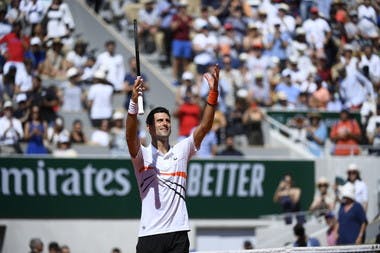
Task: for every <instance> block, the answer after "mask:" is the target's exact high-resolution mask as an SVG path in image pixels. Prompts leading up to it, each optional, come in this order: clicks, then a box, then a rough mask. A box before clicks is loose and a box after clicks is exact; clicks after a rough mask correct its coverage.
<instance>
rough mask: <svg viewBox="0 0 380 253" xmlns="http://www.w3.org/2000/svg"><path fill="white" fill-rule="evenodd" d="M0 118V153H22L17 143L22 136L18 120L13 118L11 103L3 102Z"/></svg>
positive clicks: (22, 132)
mask: <svg viewBox="0 0 380 253" xmlns="http://www.w3.org/2000/svg"><path fill="white" fill-rule="evenodd" d="M3 112H4V116H3V117H1V118H0V153H7V154H14V153H19V154H20V153H22V150H21V147H20V143H19V141H20V140H21V139H22V138H23V136H24V131H23V129H22V125H21V122H20V120H18V119H16V118H14V117H13V104H12V101H9V100H8V101H5V102H4V106H3Z"/></svg>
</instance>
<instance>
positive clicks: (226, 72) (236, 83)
mask: <svg viewBox="0 0 380 253" xmlns="http://www.w3.org/2000/svg"><path fill="white" fill-rule="evenodd" d="M220 79H222V80H223V81H224V82H225V83H226V85H227V86H228V90H230V91H231V92H228V93H227V94H226V97H225V100H226V104H227V106H228V107H230V108H232V107H233V106H234V104H235V99H236V94H237V93H238V92H239V90H247V89H248V87H245V86H244V83H243V76H242V75H241V73H240V71H239V70H237V69H236V68H234V67H233V59H232V57H231V56H230V55H223V56H222V69H221V70H220Z"/></svg>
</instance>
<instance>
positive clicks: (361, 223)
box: [337, 183, 367, 245]
mask: <svg viewBox="0 0 380 253" xmlns="http://www.w3.org/2000/svg"><path fill="white" fill-rule="evenodd" d="M341 195H342V198H343V199H342V205H341V207H340V209H339V212H338V241H337V244H338V245H348V244H361V243H363V242H364V240H363V239H364V232H365V229H366V226H367V217H366V215H365V212H364V209H363V207H362V206H361V205H360V204H359V203H358V202H356V201H355V186H354V185H353V184H352V183H347V184H345V185H344V186H343V187H342V189H341Z"/></svg>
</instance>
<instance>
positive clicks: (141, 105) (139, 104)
mask: <svg viewBox="0 0 380 253" xmlns="http://www.w3.org/2000/svg"><path fill="white" fill-rule="evenodd" d="M137 108H138V114H140V115H141V114H144V100H143V96H142V95H141V94H139V96H138V97H137Z"/></svg>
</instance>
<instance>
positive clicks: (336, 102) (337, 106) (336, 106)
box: [326, 92, 343, 112]
mask: <svg viewBox="0 0 380 253" xmlns="http://www.w3.org/2000/svg"><path fill="white" fill-rule="evenodd" d="M330 99H331V100H330V101H329V102H327V105H326V110H327V111H328V112H340V111H342V110H343V104H342V101H341V100H340V96H339V93H338V92H334V93H333V94H331V96H330Z"/></svg>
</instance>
